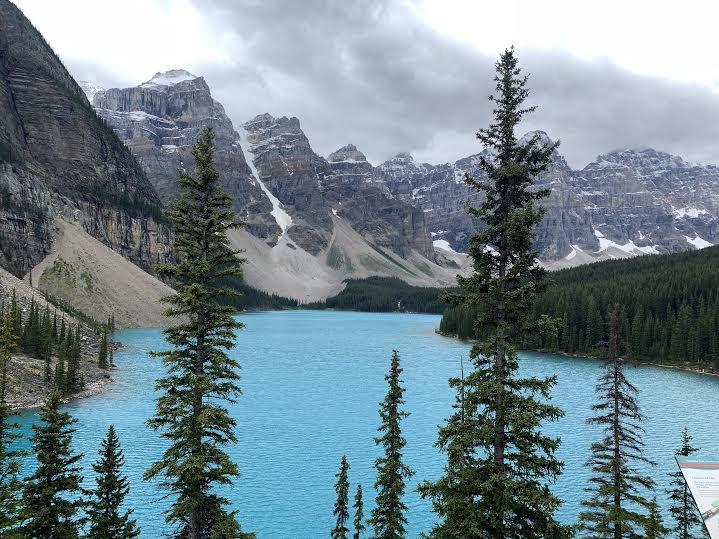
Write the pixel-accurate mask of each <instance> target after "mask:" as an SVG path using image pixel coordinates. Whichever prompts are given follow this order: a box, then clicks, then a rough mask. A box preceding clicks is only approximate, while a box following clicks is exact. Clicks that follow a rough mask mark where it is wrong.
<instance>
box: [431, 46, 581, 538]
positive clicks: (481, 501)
mask: <svg viewBox="0 0 719 539" xmlns="http://www.w3.org/2000/svg"><path fill="white" fill-rule="evenodd" d="M496 68H497V76H496V77H495V81H496V83H497V85H496V90H497V93H496V95H495V96H492V97H490V99H491V100H492V101H493V102H494V104H495V109H494V123H492V124H491V125H490V126H489V127H488V128H486V129H481V130H480V131H479V132H478V133H477V138H478V139H479V140H480V141H481V142H482V143H483V144H484V145H485V147H486V148H487V149H489V150H490V151H491V152H492V153H493V157H491V158H490V157H480V166H481V168H482V170H483V171H484V172H485V173H486V175H487V179H488V181H487V182H482V181H480V180H478V179H475V178H472V177H470V176H466V177H465V182H466V183H468V184H469V185H470V186H471V187H473V188H475V189H476V190H478V191H481V192H484V194H485V198H484V202H482V204H481V205H480V206H479V207H476V208H475V207H470V208H469V209H468V211H469V213H470V214H471V215H473V216H474V217H477V218H479V219H480V220H482V221H483V222H484V225H485V228H484V229H483V230H482V231H481V232H480V233H478V234H475V235H474V236H473V237H472V239H471V242H470V256H471V257H472V261H473V270H474V271H473V273H472V275H471V276H469V277H458V283H459V286H460V288H461V289H462V293H461V294H458V295H450V296H448V297H447V299H448V300H449V301H450V302H451V303H453V304H455V305H463V306H465V307H466V308H471V307H476V313H477V315H476V316H477V317H476V319H475V322H474V326H475V328H477V330H478V332H479V334H478V336H479V338H480V339H481V342H479V343H478V344H476V345H475V346H473V348H472V352H471V359H472V362H473V366H474V369H473V371H472V372H471V373H469V374H468V375H467V376H466V377H464V378H463V379H457V378H454V379H451V380H450V385H451V386H452V387H454V388H455V389H457V390H458V391H462V392H463V393H464V395H463V397H462V401H463V403H462V406H461V408H459V409H457V411H456V412H455V413H454V414H453V415H452V416H451V417H450V418H449V419H448V421H447V425H446V426H443V427H442V428H441V429H440V432H439V440H438V443H437V445H438V446H439V447H440V448H441V449H442V450H444V451H445V452H446V453H447V455H448V459H447V466H446V468H445V475H444V476H443V477H442V478H440V479H439V480H438V481H436V482H434V483H424V484H423V485H422V486H421V487H420V491H421V493H422V495H423V496H426V497H430V498H432V502H433V507H434V510H435V512H436V513H437V514H438V515H439V516H440V522H439V523H438V524H437V525H436V526H435V528H434V529H433V530H432V532H431V537H435V538H440V537H481V538H492V539H515V538H516V539H519V538H522V539H532V538H547V537H553V538H558V537H566V536H568V535H569V533H570V531H571V530H570V528H569V527H567V526H563V525H561V524H559V523H558V522H557V520H556V519H555V517H554V513H555V512H556V510H557V508H558V507H559V505H560V500H559V498H558V497H557V496H555V495H553V494H552V492H551V488H550V487H551V483H552V482H553V481H554V480H555V479H556V477H557V476H558V475H559V474H560V473H561V471H562V466H563V465H562V463H561V462H560V461H559V460H558V459H557V458H556V457H555V451H556V450H557V448H558V447H559V443H560V441H559V439H558V438H551V437H547V436H543V435H542V434H541V432H540V431H539V428H540V426H541V425H542V424H543V423H545V422H547V421H554V420H556V419H558V418H559V417H561V415H562V411H561V410H560V409H559V408H557V407H556V406H553V405H551V404H550V403H549V402H548V399H549V398H550V391H551V388H552V387H553V386H554V384H555V382H556V378H555V377H550V378H544V379H539V378H531V379H522V378H520V377H519V376H518V374H517V370H518V360H517V343H518V342H520V340H521V336H522V333H523V332H529V331H530V330H531V326H529V324H528V313H529V312H530V308H531V305H532V302H533V300H534V298H535V296H536V293H537V292H538V291H539V290H541V289H542V288H543V284H542V283H543V281H544V280H543V277H544V270H542V268H540V267H539V266H538V264H537V262H536V260H537V253H536V251H535V250H534V249H533V246H532V242H533V236H534V230H535V227H536V225H537V224H538V223H539V222H540V220H541V218H542V214H543V211H542V209H541V208H540V207H539V206H538V205H537V204H536V201H537V200H539V199H541V198H543V197H545V196H546V195H547V194H548V191H546V190H542V189H539V190H538V189H536V188H535V187H534V181H535V179H536V177H537V175H538V174H539V173H541V172H543V171H544V170H546V169H547V167H548V165H549V163H550V159H551V155H552V152H553V151H554V149H555V147H556V144H554V143H551V142H546V141H543V140H542V137H541V136H540V135H533V136H531V137H529V138H528V140H526V141H518V140H517V139H516V137H515V129H516V127H517V125H518V124H519V122H520V121H521V119H522V118H523V117H524V116H525V115H526V114H527V113H528V112H531V111H532V110H534V109H533V108H532V107H530V108H522V106H523V102H524V101H525V99H526V98H527V96H528V94H529V91H528V90H527V88H526V82H527V78H526V77H524V76H522V75H521V71H520V69H519V68H518V67H517V59H516V58H515V55H514V50H513V49H509V50H507V51H505V52H504V53H503V54H502V55H501V57H500V59H499V61H498V62H497V64H496Z"/></svg>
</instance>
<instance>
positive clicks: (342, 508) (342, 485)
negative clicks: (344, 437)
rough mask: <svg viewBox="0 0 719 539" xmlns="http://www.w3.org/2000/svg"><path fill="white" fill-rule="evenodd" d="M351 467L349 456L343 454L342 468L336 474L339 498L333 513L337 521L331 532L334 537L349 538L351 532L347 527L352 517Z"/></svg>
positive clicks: (336, 538)
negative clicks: (349, 506) (349, 473)
mask: <svg viewBox="0 0 719 539" xmlns="http://www.w3.org/2000/svg"><path fill="white" fill-rule="evenodd" d="M349 469H350V465H349V464H348V463H347V457H346V456H345V455H342V461H341V462H340V470H339V472H337V474H336V475H335V477H336V478H337V483H335V493H336V494H337V500H336V501H335V508H334V511H333V513H332V514H333V515H334V516H335V518H336V522H335V527H334V528H332V531H331V532H330V533H331V537H332V539H347V534H348V533H349V529H348V528H347V520H348V519H349V517H350V514H349V508H348V505H349V491H350V484H349V477H348V472H349Z"/></svg>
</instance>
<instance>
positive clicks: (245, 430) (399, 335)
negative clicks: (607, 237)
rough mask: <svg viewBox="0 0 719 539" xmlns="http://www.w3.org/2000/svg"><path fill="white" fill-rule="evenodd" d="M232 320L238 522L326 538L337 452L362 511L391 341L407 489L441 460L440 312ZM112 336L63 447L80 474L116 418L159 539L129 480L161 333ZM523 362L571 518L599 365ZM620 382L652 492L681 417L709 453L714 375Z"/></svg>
mask: <svg viewBox="0 0 719 539" xmlns="http://www.w3.org/2000/svg"><path fill="white" fill-rule="evenodd" d="M240 319H241V320H242V321H243V322H245V323H246V324H247V327H246V328H245V329H243V330H241V331H240V332H239V336H238V340H237V347H236V348H235V350H234V351H233V352H232V353H233V354H234V355H235V356H236V357H237V358H238V359H239V360H240V362H241V364H242V367H243V370H242V376H243V379H242V388H243V393H244V394H243V396H242V397H241V398H240V400H239V402H238V403H237V404H236V405H234V406H233V407H232V408H231V411H232V415H233V416H234V417H235V418H236V419H237V421H238V432H239V437H240V440H239V443H238V444H237V445H236V446H234V447H232V448H231V449H230V452H231V454H232V457H233V458H234V459H235V460H236V461H237V462H238V463H239V466H240V469H241V472H242V477H241V478H240V479H239V480H238V481H237V483H236V485H235V486H233V487H232V488H231V489H228V490H227V492H226V494H227V495H228V497H229V498H230V499H232V501H233V503H234V506H235V508H236V509H237V510H238V511H239V517H240V521H241V522H242V525H243V528H244V529H246V530H251V531H255V532H257V535H258V537H259V538H268V539H270V538H276V539H279V538H305V537H306V538H315V537H327V536H328V535H329V529H330V528H331V526H332V522H333V520H332V505H333V503H334V491H333V486H334V481H335V477H334V474H335V473H336V470H337V467H338V465H339V461H340V458H341V456H342V453H346V454H347V458H348V460H349V462H350V465H351V467H352V469H351V471H350V480H351V483H352V491H353V492H354V488H355V485H356V484H357V483H358V482H361V483H362V485H363V488H364V489H365V499H366V502H367V503H366V505H367V506H368V507H367V508H366V509H367V511H369V509H370V507H371V505H372V501H371V498H372V497H373V496H374V491H373V490H372V488H371V485H372V483H373V481H374V470H373V468H372V462H373V459H374V458H375V457H376V455H377V450H376V448H375V446H374V443H373V437H374V435H375V429H376V427H377V422H378V417H377V405H378V402H379V401H380V400H381V399H382V398H383V396H384V392H385V390H386V386H385V382H384V374H385V372H386V370H387V368H388V365H389V358H390V355H391V352H392V349H393V348H396V349H398V350H399V351H400V354H401V357H402V363H403V367H404V369H405V372H404V376H403V378H404V381H405V386H406V388H407V393H406V398H407V404H406V409H407V410H408V411H410V412H411V413H412V415H411V416H410V417H409V418H408V419H407V420H405V422H404V424H403V427H404V433H405V436H406V438H407V448H406V460H407V461H408V463H409V464H410V466H411V467H412V468H414V470H415V471H416V475H415V477H414V478H413V480H412V482H411V487H412V489H413V488H414V486H415V485H416V484H417V483H418V482H419V481H421V480H423V479H431V478H435V477H436V476H438V475H439V474H440V473H441V470H442V465H443V460H444V459H443V456H442V455H441V454H440V453H439V452H438V451H437V449H435V447H434V445H433V444H434V442H435V440H436V434H437V429H436V427H437V425H438V424H440V423H441V422H442V421H443V418H445V417H446V416H447V415H448V414H449V413H450V410H451V405H452V403H453V394H452V392H451V391H450V390H449V388H448V386H447V378H448V377H449V376H455V375H457V374H458V373H459V368H460V367H459V365H460V358H461V357H466V355H467V352H468V349H469V347H468V345H466V344H463V343H460V342H457V341H455V340H452V339H446V338H443V337H440V336H437V335H436V334H435V333H434V328H435V327H437V326H438V325H439V317H437V316H430V315H412V314H376V313H350V312H329V311H284V312H260V313H250V314H244V315H242V316H241V317H240ZM115 339H117V340H120V341H122V342H124V343H125V344H126V348H125V350H124V351H122V352H120V353H117V354H116V355H115V359H116V362H117V364H118V365H119V367H118V369H117V371H116V372H115V378H116V382H115V383H114V384H113V386H112V389H111V390H110V391H108V392H107V393H105V394H103V395H101V396H98V397H94V398H90V399H86V400H83V401H79V402H76V403H73V404H70V405H68V406H67V408H68V409H69V410H70V411H71V412H72V414H73V415H74V416H75V417H76V418H78V419H79V424H78V425H77V428H78V432H77V434H76V437H75V448H76V450H78V451H80V452H82V453H84V455H85V458H84V464H85V466H86V467H87V468H88V469H89V464H90V462H92V461H93V460H95V458H96V454H97V448H98V446H99V443H100V440H101V439H102V437H103V435H104V433H105V431H106V429H107V426H108V425H109V424H110V423H113V424H115V426H116V428H117V430H118V433H119V435H120V437H121V441H122V444H123V446H124V449H125V452H126V458H127V466H126V470H125V471H126V473H127V474H128V475H129V476H130V479H131V481H132V492H131V494H130V497H129V500H128V502H129V504H130V505H131V506H132V507H134V508H135V515H136V517H137V519H138V520H139V523H140V525H141V526H142V530H143V533H142V537H146V538H159V537H162V536H163V532H166V531H167V527H166V525H165V524H164V521H163V518H162V517H161V516H160V515H161V513H162V511H163V508H164V507H165V502H160V501H157V500H158V498H159V495H160V494H161V493H160V491H158V490H157V488H156V485H154V484H152V483H146V482H143V481H142V480H141V477H142V473H143V471H144V470H145V468H146V467H147V465H148V464H149V463H150V462H151V461H152V460H153V459H155V458H157V457H158V455H160V454H161V451H162V442H161V441H160V439H159V436H158V435H157V434H156V433H154V432H153V431H151V430H149V429H147V428H146V427H145V425H144V422H145V420H146V419H147V418H149V417H150V416H151V415H152V412H153V409H154V403H153V383H154V380H155V378H156V377H157V376H158V375H159V374H161V372H162V365H161V364H160V362H159V360H157V359H155V358H152V357H150V356H149V354H148V353H149V351H150V350H157V349H161V348H162V345H163V341H162V333H161V330H159V329H133V330H125V331H121V332H118V333H117V334H116V336H115ZM522 358H523V359H522V362H521V368H522V372H523V374H526V375H546V374H552V373H556V374H557V375H558V377H559V383H558V385H557V387H556V390H555V392H554V394H555V401H556V403H558V404H559V405H561V406H562V407H563V409H564V410H565V412H566V416H565V417H564V418H563V419H562V420H561V421H560V422H558V423H556V424H553V425H550V426H548V428H547V431H549V432H553V433H558V434H560V435H561V436H562V439H563V445H562V449H561V451H560V456H561V457H562V458H563V459H564V460H565V462H566V469H565V474H564V475H563V476H562V478H561V479H560V481H559V483H558V484H557V486H556V489H555V490H556V491H557V492H558V493H559V494H560V495H561V496H562V497H563V498H564V499H565V500H566V503H565V505H564V506H563V508H562V510H561V514H560V516H561V518H562V519H563V520H565V521H567V522H574V520H575V515H576V514H577V512H578V509H579V502H580V500H581V499H582V498H583V492H582V489H583V488H584V486H585V484H586V477H587V471H586V470H585V468H584V467H583V464H584V462H585V460H586V458H587V455H588V448H589V445H590V443H591V441H592V440H594V439H596V437H597V432H596V430H594V429H593V428H590V427H587V426H586V425H585V420H586V418H587V417H588V416H589V414H590V406H591V403H592V400H593V398H594V380H595V378H596V376H597V374H598V372H599V365H600V363H599V362H597V361H593V360H583V359H573V358H566V357H560V356H550V355H542V354H530V353H526V354H523V355H522ZM629 377H630V379H631V380H632V381H633V382H634V383H635V384H636V385H637V386H638V387H639V388H640V390H641V406H642V409H643V411H644V412H645V413H646V415H647V416H648V418H649V419H648V422H647V425H646V427H647V435H646V438H645V440H646V443H647V447H648V452H649V454H650V456H651V457H652V458H653V459H655V460H656V461H657V462H658V466H657V467H656V468H655V469H653V470H652V475H654V477H655V478H656V479H657V481H658V483H659V487H660V488H659V489H658V495H659V496H660V497H661V496H662V493H661V491H662V490H663V489H664V488H665V487H666V484H667V479H666V474H667V472H668V471H671V470H673V467H674V461H673V449H674V446H675V445H676V443H677V439H678V436H679V433H680V431H681V429H682V428H683V427H684V425H687V426H689V427H690V429H691V430H692V432H693V434H694V435H695V439H696V444H695V445H699V446H701V447H703V448H704V450H703V451H702V453H703V454H708V455H711V454H717V453H719V447H717V443H716V432H715V431H716V428H715V423H716V421H715V415H714V414H715V412H716V411H717V410H719V379H715V378H713V377H708V376H702V375H699V374H692V373H685V372H679V371H673V370H668V369H661V368H656V367H638V368H634V367H632V368H630V370H629ZM35 418H36V414H35V413H34V412H26V413H24V414H22V416H21V418H20V419H21V423H22V430H23V431H24V432H25V433H26V434H27V433H29V432H30V425H31V423H32V421H33V420H34V419H35ZM28 466H31V464H30V463H28ZM89 479H90V475H89V472H88V473H87V474H86V480H88V481H89ZM407 503H408V506H409V515H408V516H409V521H410V525H409V532H410V533H409V537H417V536H418V535H419V534H420V533H421V532H422V531H428V530H429V529H430V528H431V526H432V523H433V521H434V516H433V514H432V513H431V511H430V504H429V502H428V501H425V500H422V499H421V498H419V496H418V495H417V494H416V493H415V492H414V491H413V490H411V491H410V492H409V493H408V495H407Z"/></svg>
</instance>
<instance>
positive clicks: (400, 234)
mask: <svg viewBox="0 0 719 539" xmlns="http://www.w3.org/2000/svg"><path fill="white" fill-rule="evenodd" d="M85 89H86V92H87V95H88V96H92V101H93V105H94V107H95V108H96V110H97V112H98V114H99V115H100V116H101V117H102V118H103V119H105V120H106V121H107V122H108V124H109V125H111V126H112V128H113V129H114V130H115V131H116V133H117V134H118V135H119V136H120V138H122V139H123V140H124V141H125V143H126V144H127V146H128V147H129V148H130V149H131V151H132V152H133V153H134V154H135V156H136V157H137V159H138V160H139V161H140V163H141V164H142V166H143V168H144V170H145V172H146V173H147V176H148V178H149V179H150V181H151V182H152V184H153V185H154V187H155V189H156V190H157V192H158V193H159V195H160V196H161V198H162V199H163V201H167V200H169V199H171V198H173V197H174V196H176V195H177V194H178V184H177V171H178V170H189V171H191V170H192V167H193V166H194V165H193V159H192V155H191V153H190V151H191V147H192V145H193V144H194V142H195V141H196V139H197V136H198V135H199V133H200V131H201V130H202V129H203V128H205V127H212V128H213V129H214V131H215V134H216V144H217V164H218V169H219V171H220V177H221V178H222V181H223V184H224V187H225V189H226V190H227V191H228V192H229V193H230V194H231V195H232V196H233V197H234V198H235V210H236V211H237V213H238V215H239V216H240V217H242V218H244V219H246V220H247V221H248V222H249V231H250V232H251V233H252V234H253V235H254V236H256V237H258V238H260V239H262V240H264V241H265V242H266V243H267V244H268V245H269V246H270V247H273V246H275V245H277V243H278V241H279V240H280V239H281V238H282V237H283V236H284V235H285V234H286V235H287V239H288V240H289V241H290V242H291V244H292V245H294V246H297V247H299V248H301V249H303V250H304V251H306V252H308V253H310V254H311V255H313V256H317V255H319V254H320V253H321V252H322V251H324V250H326V249H327V248H328V245H329V242H330V240H331V238H332V236H333V228H334V227H333V220H332V217H333V216H339V218H343V217H344V218H345V219H346V220H348V221H349V223H350V224H351V226H352V227H353V228H354V229H355V230H356V231H357V232H359V233H360V234H361V235H363V236H365V237H366V238H367V239H368V240H369V241H370V242H373V243H374V244H376V245H378V246H380V247H383V248H387V249H390V250H392V251H394V252H395V253H397V254H399V255H400V256H402V257H406V256H409V255H410V253H411V252H412V250H416V251H417V252H419V253H422V254H423V255H424V256H426V257H428V258H429V259H431V260H434V251H433V248H432V245H431V240H430V236H429V233H428V231H427V229H426V226H425V223H424V215H423V213H422V212H421V211H418V210H417V209H416V208H413V207H412V206H411V205H409V204H406V203H404V202H402V201H401V200H399V199H396V198H395V197H393V195H392V194H391V193H390V192H389V190H388V189H387V188H386V186H385V185H384V183H383V181H382V176H381V174H379V173H378V172H377V171H376V170H375V169H374V167H372V165H371V164H370V163H368V162H367V160H366V159H365V157H364V155H362V153H361V152H359V151H358V150H357V148H355V147H354V146H347V147H345V148H342V149H341V150H340V151H338V152H336V154H333V156H331V158H330V159H329V160H326V159H324V158H322V157H321V156H319V155H317V154H316V153H315V152H314V151H313V149H312V147H311V145H310V141H309V140H308V138H307V136H306V135H305V133H304V132H303V131H302V129H301V127H300V122H299V120H298V119H297V118H287V117H281V118H275V117H273V116H271V115H269V114H262V115H259V116H257V117H255V118H254V119H252V120H250V121H248V122H247V123H245V124H244V125H242V126H240V128H239V133H238V132H237V131H235V128H234V126H233V125H232V122H231V121H230V119H229V118H228V117H227V115H226V114H225V112H224V109H223V107H222V105H221V104H219V103H218V102H217V101H215V100H214V99H213V98H212V95H211V92H210V89H209V87H208V86H207V83H206V82H205V80H204V79H203V78H202V77H196V76H194V75H192V74H191V73H189V72H187V71H184V70H179V69H178V70H172V71H168V72H166V73H157V74H156V75H155V76H154V77H153V78H152V79H150V80H149V81H148V82H146V83H143V84H141V85H139V86H137V87H134V88H122V89H118V88H113V89H108V90H102V89H99V88H98V87H97V86H96V85H92V84H86V85H85Z"/></svg>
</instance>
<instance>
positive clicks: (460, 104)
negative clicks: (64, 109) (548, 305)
mask: <svg viewBox="0 0 719 539" xmlns="http://www.w3.org/2000/svg"><path fill="white" fill-rule="evenodd" d="M14 1H15V3H16V4H17V5H18V7H20V8H21V9H22V10H23V11H24V13H25V14H26V15H27V16H28V17H29V19H30V20H31V21H32V22H33V23H34V25H35V26H36V27H37V28H38V29H39V30H40V31H41V32H42V33H43V35H44V36H45V38H46V39H47V40H48V42H49V43H50V45H51V46H52V47H53V48H54V49H55V51H56V52H57V53H58V55H59V56H60V57H61V58H62V60H63V61H64V63H65V65H66V66H67V67H68V69H69V70H70V72H71V73H72V74H73V75H74V76H75V78H76V79H77V80H88V81H91V82H95V83H98V84H100V85H102V86H104V87H127V86H135V85H137V84H140V83H142V82H144V81H146V80H148V79H150V78H151V77H152V76H153V75H154V74H155V73H156V72H158V71H165V70H168V69H174V68H184V69H188V70H189V71H191V72H192V73H194V74H196V75H201V76H204V77H205V79H206V80H207V82H208V84H209V86H210V88H211V90H212V93H213V96H214V97H215V99H217V100H218V101H220V102H221V103H222V104H223V105H224V106H225V109H226V110H227V113H228V115H229V116H230V118H231V119H232V120H233V122H234V123H235V125H239V124H241V123H243V122H245V121H247V120H249V119H251V118H253V117H254V116H256V115H258V114H261V113H264V112H269V113H270V114H272V115H273V116H296V117H298V118H299V119H300V122H301V125H302V128H303V130H304V131H305V133H306V134H307V136H308V137H309V139H310V142H311V144H312V146H313V148H314V150H315V151H316V152H317V153H319V154H321V155H325V156H326V155H327V154H329V153H331V152H332V151H334V150H336V149H337V148H339V147H341V146H343V145H345V144H348V143H353V144H355V145H356V146H357V147H358V148H359V149H360V150H362V151H363V152H364V153H365V154H366V155H367V157H368V159H369V160H370V161H371V162H373V163H375V164H378V163H380V162H382V161H384V160H386V159H388V158H390V157H392V156H393V155H395V154H397V153H399V152H402V151H409V152H411V153H412V155H413V156H414V158H415V159H416V160H418V161H426V162H430V163H441V162H448V161H454V160H456V159H459V158H462V157H465V156H467V155H470V154H473V153H477V152H478V151H480V150H481V146H479V144H478V142H477V141H476V139H475V138H474V133H475V132H476V131H477V129H479V128H481V127H483V126H485V125H487V124H488V123H489V121H490V115H491V104H490V103H489V101H488V100H487V97H488V95H489V94H490V93H491V92H492V91H493V89H494V82H493V80H492V77H493V69H494V62H495V60H496V58H497V56H498V55H499V54H500V53H501V52H502V51H503V50H504V49H505V48H506V47H508V46H510V45H514V46H515V49H516V52H517V55H518V57H519V61H520V66H521V67H522V68H523V70H524V72H525V73H526V74H529V76H530V78H529V83H528V85H529V88H530V91H531V95H530V98H529V104H531V105H537V106H538V109H537V111H536V113H534V114H533V115H531V116H529V117H528V118H527V119H526V120H525V122H524V124H523V125H522V126H521V127H522V130H530V129H542V130H544V131H546V132H547V133H548V134H549V135H550V137H552V138H554V139H557V138H558V139H560V140H561V147H560V151H561V153H562V154H563V155H564V156H565V157H566V158H567V160H568V161H569V163H570V165H572V166H573V167H575V168H581V167H582V166H584V165H586V164H587V163H588V162H590V161H592V160H593V159H595V158H596V156H597V155H599V154H602V153H607V152H609V151H612V150H616V149H620V148H645V147H652V148H655V149H657V150H662V151H667V152H669V153H674V154H677V155H681V156H682V157H684V158H685V159H687V160H689V161H694V162H706V163H719V55H717V53H716V52H717V51H716V31H715V24H716V21H717V20H719V2H714V1H712V0H703V1H699V0H682V2H677V1H676V0H671V1H670V0H601V1H597V0H582V1H577V0H542V1H541V2H538V1H536V0H501V1H499V0H494V1H491V2H490V1H486V0H466V1H459V0H364V1H351V0H334V1H333V0H123V2H122V3H121V4H118V3H117V1H116V0H113V1H109V0H66V1H63V2H58V1H57V0H14ZM69 7H70V9H69Z"/></svg>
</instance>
